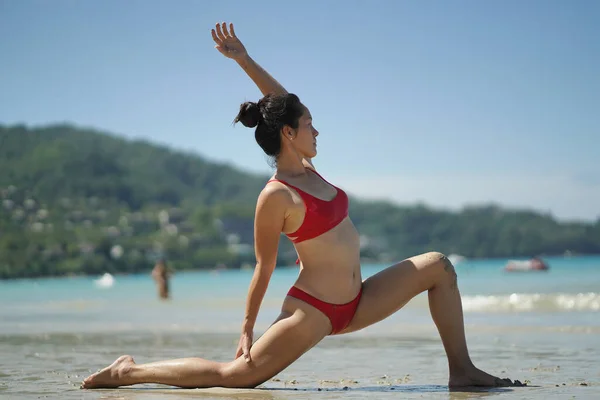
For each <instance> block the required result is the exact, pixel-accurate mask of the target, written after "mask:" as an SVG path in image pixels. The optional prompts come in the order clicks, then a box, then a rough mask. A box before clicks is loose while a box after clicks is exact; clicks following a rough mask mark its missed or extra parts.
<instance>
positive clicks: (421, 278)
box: [82, 23, 522, 388]
mask: <svg viewBox="0 0 600 400" xmlns="http://www.w3.org/2000/svg"><path fill="white" fill-rule="evenodd" d="M287 29H294V27H289V26H287V25H286V24H283V25H280V26H279V25H278V27H277V31H276V32H274V34H276V35H281V34H285V31H286V30H287ZM212 37H213V40H214V41H215V43H216V49H217V50H218V51H219V52H221V53H222V54H223V55H224V56H225V57H228V58H231V59H233V60H234V61H236V62H237V63H238V65H239V66H240V67H241V68H242V69H243V70H244V71H245V72H246V74H248V76H249V77H250V78H251V79H252V80H253V81H254V83H255V84H256V85H257V86H258V88H259V89H260V91H261V92H262V94H263V95H264V97H262V98H261V99H260V100H259V101H258V102H256V103H255V102H245V103H243V104H241V106H240V109H239V113H238V115H237V116H236V118H235V120H234V122H241V123H242V124H243V125H244V126H246V127H249V128H255V129H254V137H255V139H256V142H257V143H258V145H259V146H260V147H261V148H262V150H263V151H264V152H265V153H266V154H267V155H268V156H270V157H272V159H273V161H274V164H275V166H276V171H275V173H274V175H273V176H272V177H271V179H269V181H268V182H266V183H265V186H264V188H263V190H262V191H261V193H260V194H259V195H258V200H257V204H256V211H255V217H254V232H255V237H254V246H255V255H256V266H255V268H254V275H253V277H252V280H251V282H250V287H249V290H248V294H247V301H246V307H245V315H244V318H243V321H242V324H241V333H240V339H239V344H238V346H237V349H236V352H235V357H234V359H233V360H232V361H229V362H218V361H212V360H207V359H203V358H197V357H190V358H183V359H178V360H167V361H158V362H153V363H150V364H136V363H135V362H134V361H133V358H132V357H131V356H127V355H124V356H121V357H119V358H118V359H117V360H116V361H115V362H114V363H113V364H111V365H109V366H108V367H106V368H104V369H103V370H101V371H100V372H98V373H95V374H93V375H91V376H89V377H88V378H86V379H85V380H84V381H83V384H82V387H83V388H100V387H118V386H128V385H135V384H140V383H158V384H163V385H171V386H178V387H183V388H207V387H230V388H251V387H256V386H257V385H260V384H261V383H263V382H265V381H267V380H269V379H271V378H272V377H273V376H275V375H277V374H278V373H280V372H281V371H283V370H284V369H285V368H287V367H288V366H289V365H290V364H292V363H293V362H294V361H296V360H297V359H298V358H299V357H300V356H302V355H303V354H304V353H306V352H307V351H309V350H310V349H311V348H312V347H313V346H315V345H317V344H318V343H319V342H321V340H323V339H324V338H325V337H327V336H329V335H344V334H348V333H351V332H356V331H359V330H361V329H364V328H366V327H368V326H370V325H372V324H375V323H377V322H379V321H381V320H383V319H385V318H387V317H389V316H390V315H392V314H394V313H395V312H396V311H398V310H399V309H401V308H402V307H403V306H404V305H405V304H406V303H407V302H408V301H410V300H411V299H412V298H413V297H415V296H417V295H418V294H419V293H422V292H428V296H429V307H430V311H431V315H432V317H433V321H434V322H435V325H436V326H437V329H438V331H439V334H440V336H441V344H442V345H443V347H444V349H445V351H446V356H447V358H448V366H449V379H448V385H449V386H450V387H452V388H456V387H465V386H487V387H490V386H522V384H521V382H519V381H517V380H515V381H512V380H510V379H508V378H506V379H501V378H498V377H496V376H493V375H490V374H488V373H486V372H484V371H482V370H480V369H479V368H477V367H476V366H475V364H474V363H473V361H472V360H471V356H470V354H469V351H468V349H467V341H466V338H465V328H464V322H463V310H462V303H461V296H460V292H459V289H458V283H457V275H456V272H455V269H454V266H453V265H452V263H451V262H450V260H449V259H448V257H446V256H445V255H444V254H441V253H438V252H429V253H425V254H421V255H417V256H414V257H411V258H408V259H405V260H403V261H400V262H398V263H396V264H394V265H392V266H390V267H388V268H387V269H384V270H382V271H381V272H379V273H377V274H375V275H373V276H370V277H369V278H367V279H365V280H363V278H362V274H361V265H360V236H359V233H358V232H357V230H356V228H355V227H354V225H353V223H352V220H351V219H350V217H349V215H348V209H349V208H348V203H349V199H348V196H347V194H346V192H345V191H344V190H342V189H341V188H339V187H337V186H335V185H333V184H331V183H329V182H328V181H327V180H326V179H325V178H324V177H322V176H321V174H320V173H319V172H317V170H316V168H315V166H314V164H313V162H312V160H313V158H314V157H315V156H316V155H317V137H318V136H319V131H318V130H317V128H316V127H315V124H314V121H313V115H312V114H311V112H310V110H309V109H308V107H307V106H306V105H305V104H303V103H302V102H301V101H300V99H299V98H298V96H296V95H295V94H292V93H288V92H287V91H286V89H284V88H283V87H282V86H281V85H280V84H279V82H277V81H276V80H275V79H274V78H273V77H272V76H271V75H269V73H267V72H266V71H265V70H264V69H263V68H262V67H260V66H259V65H258V64H257V63H256V62H255V61H254V60H253V59H252V58H251V57H250V56H249V55H248V53H247V52H246V49H245V47H244V45H243V44H242V43H241V41H240V40H239V39H238V38H237V36H236V34H235V31H234V27H233V24H231V25H230V26H229V27H228V26H227V25H226V24H225V23H223V24H217V25H216V27H215V29H213V30H212ZM268 39H269V38H263V40H262V41H263V42H265V43H266V42H268ZM344 51H345V50H344ZM296 56H297V58H299V59H301V60H302V61H301V63H302V64H305V65H308V64H310V63H311V62H312V63H313V64H314V63H318V62H319V60H312V61H310V60H308V58H307V57H309V54H305V53H298V54H297V55H296ZM288 61H289V62H293V61H294V60H293V58H290V60H288ZM345 61H346V60H340V63H339V65H340V67H343V66H344V65H345V64H344V62H345ZM338 75H339V74H338ZM299 79H302V80H305V79H310V78H309V77H306V76H304V77H299ZM340 101H341V104H343V102H344V101H347V102H352V101H359V102H360V101H377V99H371V98H368V99H360V98H359V99H347V98H344V99H340ZM344 117H348V116H345V115H341V116H340V118H342V119H343V118H344ZM350 117H351V118H354V117H355V116H350ZM352 134H354V133H352ZM362 134H363V135H372V134H373V133H372V132H363V133H362ZM350 135H351V133H349V132H346V139H344V140H345V141H350V142H351V141H352V140H353V138H352V136H350ZM342 146H346V143H343V144H342ZM363 162H364V161H363V160H360V159H353V160H348V163H356V164H358V165H360V164H361V163H363ZM424 162H426V160H425V159H424ZM367 167H368V166H367ZM390 184H393V183H391V182H390ZM282 233H283V234H285V235H286V236H287V238H288V239H289V240H290V241H291V242H292V243H293V245H294V247H295V249H296V252H297V253H298V258H299V265H300V272H299V275H298V277H297V279H296V281H295V283H294V284H293V286H292V287H291V288H290V289H289V291H288V292H287V296H286V297H285V298H284V299H283V302H282V307H281V313H280V314H279V316H278V317H277V318H276V320H275V321H274V322H273V324H272V325H271V326H270V327H269V328H268V329H267V331H266V332H265V333H264V334H263V335H262V336H261V337H259V338H258V339H257V340H256V342H254V325H255V322H256V319H257V316H258V312H259V308H260V306H261V303H262V300H263V297H264V295H265V293H266V291H267V287H268V285H269V282H270V280H271V275H272V273H273V270H274V269H275V264H276V261H277V250H278V247H279V241H280V237H281V234H282ZM204 323H210V321H204ZM194 351H198V349H195V350H194ZM498 351H502V349H498ZM342 356H343V355H342ZM483 356H487V355H482V357H483ZM362 362H363V363H368V362H369V359H368V357H367V358H365V359H364V360H363V361H362ZM432 362H434V360H432Z"/></svg>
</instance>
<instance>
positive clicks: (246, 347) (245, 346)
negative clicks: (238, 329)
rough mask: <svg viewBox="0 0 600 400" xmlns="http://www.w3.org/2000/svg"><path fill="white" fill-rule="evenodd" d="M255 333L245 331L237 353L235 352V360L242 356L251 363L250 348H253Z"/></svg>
mask: <svg viewBox="0 0 600 400" xmlns="http://www.w3.org/2000/svg"><path fill="white" fill-rule="evenodd" d="M253 336H254V333H253V332H252V331H251V330H250V331H243V332H242V336H241V337H240V342H239V343H238V347H237V351H236V352H235V358H236V359H237V358H238V357H240V356H244V360H246V362H248V363H249V362H251V361H252V359H251V358H250V347H252V340H253Z"/></svg>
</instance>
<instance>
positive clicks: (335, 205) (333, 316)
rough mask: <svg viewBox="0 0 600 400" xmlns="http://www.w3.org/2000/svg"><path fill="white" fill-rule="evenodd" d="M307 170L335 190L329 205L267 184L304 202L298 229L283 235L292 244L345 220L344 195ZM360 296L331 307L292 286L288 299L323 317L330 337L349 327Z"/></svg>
mask: <svg viewBox="0 0 600 400" xmlns="http://www.w3.org/2000/svg"><path fill="white" fill-rule="evenodd" d="M307 169H308V170H310V171H312V172H314V173H315V174H316V175H317V176H318V177H319V178H321V179H322V180H323V181H324V182H325V183H327V184H328V185H331V186H333V187H334V188H335V190H336V195H335V197H334V198H333V199H331V200H329V201H328V200H322V199H319V198H318V197H315V196H313V195H311V194H309V193H306V192H305V191H304V190H302V189H300V188H298V187H296V186H294V185H290V184H289V183H287V182H285V181H282V180H280V179H271V180H270V181H269V182H281V183H283V184H284V185H286V186H289V187H291V188H292V189H294V190H296V192H298V195H300V197H301V198H302V201H303V202H304V209H305V210H306V212H305V214H304V221H302V225H300V227H299V228H298V229H297V230H296V231H295V232H293V233H287V234H286V236H287V237H288V238H289V239H290V240H291V241H292V242H294V243H300V242H303V241H305V240H308V239H313V238H315V237H317V236H320V235H322V234H323V233H325V232H327V231H329V230H331V229H333V228H335V227H336V226H337V225H338V224H339V223H340V222H342V221H343V220H344V218H346V217H347V216H348V196H347V195H346V193H345V192H344V191H343V190H342V189H340V188H338V187H336V186H334V185H332V184H331V183H329V182H327V181H326V180H325V178H323V177H322V176H321V175H319V173H318V172H316V171H315V170H313V169H310V168H307ZM361 295H362V287H361V289H360V291H359V292H358V295H357V296H356V297H355V298H354V300H352V301H350V302H349V303H346V304H331V303H326V302H324V301H322V300H319V299H317V298H316V297H314V296H311V295H310V294H308V293H306V292H305V291H303V290H301V289H298V288H297V287H295V286H292V288H291V289H290V290H289V292H288V296H291V297H295V298H297V299H299V300H302V301H304V302H306V303H308V304H310V305H311V306H313V307H315V308H316V309H318V310H319V311H321V312H322V313H323V314H325V315H326V316H327V317H328V318H329V321H330V322H331V327H332V329H331V334H332V335H334V334H336V333H338V332H340V331H342V330H343V329H344V328H346V327H347V326H348V324H350V321H352V318H353V317H354V314H355V313H356V308H357V307H358V303H359V302H360V297H361Z"/></svg>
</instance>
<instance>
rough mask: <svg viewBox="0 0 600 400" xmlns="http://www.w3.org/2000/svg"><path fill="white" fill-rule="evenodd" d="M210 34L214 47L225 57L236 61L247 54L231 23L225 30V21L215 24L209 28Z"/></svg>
mask: <svg viewBox="0 0 600 400" xmlns="http://www.w3.org/2000/svg"><path fill="white" fill-rule="evenodd" d="M211 34H212V38H213V40H214V41H215V43H216V44H217V45H216V46H215V48H216V49H217V50H219V52H220V53H221V54H223V55H224V56H225V57H227V58H231V59H233V60H236V61H238V60H241V59H243V58H244V57H247V56H248V52H247V51H246V48H245V47H244V45H243V44H242V42H241V41H240V39H238V38H237V36H235V31H234V30H233V24H231V23H230V24H229V30H227V24H226V23H225V22H223V23H222V24H216V25H215V28H214V29H211Z"/></svg>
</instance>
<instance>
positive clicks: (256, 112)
mask: <svg viewBox="0 0 600 400" xmlns="http://www.w3.org/2000/svg"><path fill="white" fill-rule="evenodd" d="M261 118H262V115H261V113H260V108H259V107H258V104H257V103H254V102H252V101H247V102H245V103H243V104H242V105H241V106H240V112H239V113H238V115H237V117H235V120H234V121H233V122H234V123H235V122H241V123H242V125H244V126H245V127H246V128H254V127H255V126H256V125H258V122H259V121H260V119H261Z"/></svg>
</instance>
